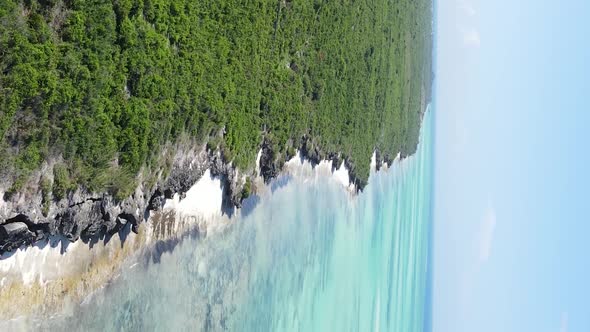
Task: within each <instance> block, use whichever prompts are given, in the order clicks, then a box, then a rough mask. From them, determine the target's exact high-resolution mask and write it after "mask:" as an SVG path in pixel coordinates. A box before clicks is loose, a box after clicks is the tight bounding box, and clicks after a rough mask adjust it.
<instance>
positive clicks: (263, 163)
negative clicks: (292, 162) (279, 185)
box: [258, 139, 279, 183]
mask: <svg viewBox="0 0 590 332" xmlns="http://www.w3.org/2000/svg"><path fill="white" fill-rule="evenodd" d="M261 150H262V153H261V155H260V164H259V165H258V167H259V168H260V173H261V175H262V178H263V179H264V182H266V183H268V182H269V181H270V180H271V179H274V178H276V177H277V175H278V174H279V168H278V167H277V165H276V164H275V159H276V158H275V152H274V150H273V148H272V146H271V145H270V142H269V141H268V140H266V139H265V140H264V141H263V142H262V147H261Z"/></svg>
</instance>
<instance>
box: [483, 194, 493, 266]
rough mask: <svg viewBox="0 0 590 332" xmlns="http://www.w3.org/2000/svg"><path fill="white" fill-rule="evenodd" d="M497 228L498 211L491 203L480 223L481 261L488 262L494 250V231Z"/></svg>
mask: <svg viewBox="0 0 590 332" xmlns="http://www.w3.org/2000/svg"><path fill="white" fill-rule="evenodd" d="M495 230H496V211H495V210H494V208H493V207H492V204H491V203H490V204H489V206H488V209H487V211H486V212H485V214H484V217H483V219H482V221H481V225H480V233H479V261H480V262H482V263H483V262H486V261H487V260H488V259H489V258H490V254H491V252H492V243H493V241H494V231H495Z"/></svg>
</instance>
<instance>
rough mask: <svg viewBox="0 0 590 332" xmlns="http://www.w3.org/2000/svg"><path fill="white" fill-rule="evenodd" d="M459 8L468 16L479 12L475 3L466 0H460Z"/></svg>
mask: <svg viewBox="0 0 590 332" xmlns="http://www.w3.org/2000/svg"><path fill="white" fill-rule="evenodd" d="M459 10H460V11H461V12H463V13H464V14H465V15H467V16H468V17H473V16H475V15H476V14H477V11H476V10H475V8H474V7H473V4H471V3H470V2H467V1H465V0H463V1H459Z"/></svg>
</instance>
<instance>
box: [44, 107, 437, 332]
mask: <svg viewBox="0 0 590 332" xmlns="http://www.w3.org/2000/svg"><path fill="white" fill-rule="evenodd" d="M431 122H432V112H431V111H428V112H427V113H426V115H425V117H424V123H423V128H422V133H421V143H420V146H419V149H418V152H417V154H416V155H415V156H412V157H410V158H408V159H406V160H404V161H403V162H401V163H396V164H395V165H394V167H393V168H391V169H390V170H389V171H388V172H387V173H383V172H380V173H377V174H373V175H372V176H371V178H370V182H369V185H368V186H367V187H366V189H365V191H364V192H363V193H362V194H361V195H359V196H358V197H356V198H352V197H350V195H349V194H348V193H347V192H345V190H343V189H342V187H341V186H340V185H339V184H337V183H334V181H330V180H328V179H323V180H319V182H303V181H289V182H288V183H287V184H286V185H284V186H282V187H280V188H278V189H276V190H275V191H274V193H273V194H272V195H270V196H269V197H268V198H265V199H263V200H261V201H260V202H259V204H258V205H257V206H256V207H255V208H254V209H253V210H252V212H251V213H250V214H249V215H248V216H247V217H244V218H243V219H241V220H237V221H236V225H235V226H234V227H233V228H232V229H231V230H229V231H227V232H226V233H224V234H219V235H213V236H210V237H208V238H206V239H187V240H185V241H183V242H182V243H181V244H179V245H178V246H177V247H176V248H175V249H174V250H173V251H172V252H171V253H167V254H164V255H163V256H162V257H161V260H160V262H159V263H157V264H156V263H149V264H145V265H141V264H140V265H138V266H135V267H134V268H133V269H126V270H125V272H124V273H123V274H122V275H121V276H120V277H119V278H118V279H117V280H116V281H115V282H113V283H112V284H111V285H110V286H109V287H107V288H106V289H105V290H103V291H101V292H99V294H96V295H95V296H93V297H92V299H90V300H89V301H87V302H88V303H84V304H83V305H82V306H77V307H74V308H72V311H71V312H70V313H68V314H67V315H65V316H61V317H57V318H54V319H52V320H49V321H45V322H44V323H43V325H42V327H46V328H48V329H58V328H65V327H67V328H68V329H69V330H100V331H114V330H138V331H139V330H147V331H151V330H170V331H174V330H209V331H216V330H228V331H404V332H408V331H423V330H424V326H425V324H427V323H426V322H427V321H428V319H429V317H426V316H427V315H428V314H429V310H428V309H427V308H428V303H427V302H428V298H429V295H428V294H427V293H428V289H429V286H428V256H429V250H430V232H431V229H430V228H431V199H432V197H431V192H432V167H433V160H432V155H433V153H432V151H431V149H432V146H433V145H432V142H431V140H432V123H431Z"/></svg>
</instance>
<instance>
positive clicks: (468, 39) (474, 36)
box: [463, 28, 481, 47]
mask: <svg viewBox="0 0 590 332" xmlns="http://www.w3.org/2000/svg"><path fill="white" fill-rule="evenodd" d="M463 43H464V44H465V45H467V46H471V47H479V46H480V45H481V38H480V36H479V31H477V29H475V28H470V29H467V30H464V31H463Z"/></svg>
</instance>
